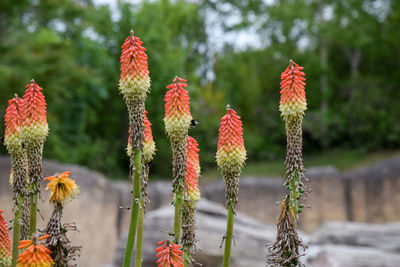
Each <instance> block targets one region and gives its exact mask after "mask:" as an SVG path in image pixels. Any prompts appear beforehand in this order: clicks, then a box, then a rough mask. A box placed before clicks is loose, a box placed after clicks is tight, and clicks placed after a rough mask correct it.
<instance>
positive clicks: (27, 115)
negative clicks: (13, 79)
mask: <svg viewBox="0 0 400 267" xmlns="http://www.w3.org/2000/svg"><path fill="white" fill-rule="evenodd" d="M26 88H27V89H26V91H25V95H24V100H23V101H22V104H21V117H22V129H23V131H22V139H23V140H24V142H25V143H34V144H37V143H43V142H44V140H45V138H46V136H47V134H48V132H49V127H48V124H47V116H46V101H45V98H44V95H43V93H42V88H40V87H39V85H37V84H36V83H35V82H34V80H32V81H31V83H30V84H28V85H27V86H26Z"/></svg>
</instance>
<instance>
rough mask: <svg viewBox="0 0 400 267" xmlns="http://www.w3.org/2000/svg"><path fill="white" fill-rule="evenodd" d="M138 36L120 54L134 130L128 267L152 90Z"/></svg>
mask: <svg viewBox="0 0 400 267" xmlns="http://www.w3.org/2000/svg"><path fill="white" fill-rule="evenodd" d="M142 44H143V42H142V41H141V40H140V38H139V37H137V36H135V35H134V31H133V30H131V31H130V36H128V37H127V38H126V39H125V41H124V44H123V45H122V47H121V48H122V53H121V57H120V63H121V75H120V80H119V91H120V93H121V94H122V95H123V96H124V100H125V102H126V105H127V108H128V112H129V127H130V129H131V131H132V137H131V141H130V144H131V146H132V153H131V155H130V168H131V171H130V177H132V176H133V199H132V207H131V220H130V225H129V234H128V239H127V244H126V250H125V257H124V262H123V266H124V267H129V266H130V264H131V259H132V250H133V246H134V244H135V239H136V231H137V225H138V218H139V208H140V203H141V186H140V184H141V178H142V177H141V176H142V175H141V172H142V153H143V150H142V149H143V147H142V145H143V138H144V115H145V114H144V113H145V110H144V108H145V101H146V96H147V92H148V91H149V90H150V77H149V69H148V63H147V55H146V52H145V51H146V49H145V48H144V47H143V46H142Z"/></svg>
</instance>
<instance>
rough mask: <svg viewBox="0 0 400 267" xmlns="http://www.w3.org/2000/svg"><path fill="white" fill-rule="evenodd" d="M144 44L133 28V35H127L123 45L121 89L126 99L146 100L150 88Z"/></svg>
mask: <svg viewBox="0 0 400 267" xmlns="http://www.w3.org/2000/svg"><path fill="white" fill-rule="evenodd" d="M142 44H143V42H142V41H141V40H140V38H139V37H137V36H134V32H133V30H131V35H130V36H128V37H126V39H125V41H124V44H123V45H122V47H121V48H122V54H121V58H120V62H121V74H120V80H119V90H120V92H121V93H122V94H123V96H124V98H125V99H130V100H133V99H138V100H139V99H140V100H143V101H144V100H145V99H146V95H147V92H148V91H149V90H150V77H149V68H148V63H147V54H146V48H144V47H143V46H142Z"/></svg>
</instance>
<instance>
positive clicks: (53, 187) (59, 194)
mask: <svg viewBox="0 0 400 267" xmlns="http://www.w3.org/2000/svg"><path fill="white" fill-rule="evenodd" d="M70 174H71V172H70V171H68V172H63V173H60V174H57V175H54V176H50V177H47V178H45V180H46V181H49V183H48V184H47V188H46V189H49V190H50V192H51V193H50V201H51V202H64V201H66V200H67V198H74V197H75V196H76V195H77V194H78V193H79V187H78V186H77V185H76V183H75V181H74V180H72V179H71V178H69V175H70Z"/></svg>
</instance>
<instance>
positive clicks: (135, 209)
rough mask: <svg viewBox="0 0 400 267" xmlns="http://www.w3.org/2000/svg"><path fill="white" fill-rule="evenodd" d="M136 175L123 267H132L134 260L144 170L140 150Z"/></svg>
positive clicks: (135, 156) (135, 152)
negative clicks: (133, 251)
mask: <svg viewBox="0 0 400 267" xmlns="http://www.w3.org/2000/svg"><path fill="white" fill-rule="evenodd" d="M134 165H135V173H134V178H133V199H132V207H131V222H130V224H129V234H128V240H127V243H126V249H125V256H124V262H123V264H122V266H123V267H130V265H131V260H132V250H133V245H134V244H135V238H136V230H137V225H138V218H139V205H140V198H141V196H140V171H141V170H142V152H141V150H140V149H138V150H136V151H134Z"/></svg>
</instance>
